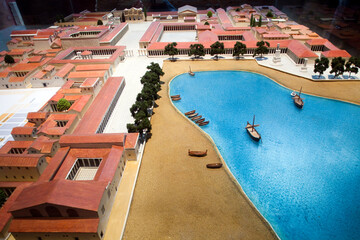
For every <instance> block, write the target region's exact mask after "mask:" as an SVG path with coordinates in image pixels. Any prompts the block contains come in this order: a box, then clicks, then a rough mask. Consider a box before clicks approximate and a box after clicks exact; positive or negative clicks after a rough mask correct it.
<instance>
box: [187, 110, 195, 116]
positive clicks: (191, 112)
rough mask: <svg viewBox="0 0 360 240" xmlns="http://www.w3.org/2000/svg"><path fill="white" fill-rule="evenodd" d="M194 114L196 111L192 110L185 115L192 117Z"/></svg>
mask: <svg viewBox="0 0 360 240" xmlns="http://www.w3.org/2000/svg"><path fill="white" fill-rule="evenodd" d="M193 113H195V110H192V111H190V112H186V113H185V115H190V114H193Z"/></svg>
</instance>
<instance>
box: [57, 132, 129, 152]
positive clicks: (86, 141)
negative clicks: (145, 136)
mask: <svg viewBox="0 0 360 240" xmlns="http://www.w3.org/2000/svg"><path fill="white" fill-rule="evenodd" d="M126 135H128V134H126ZM124 141H125V134H124V133H102V134H72V135H64V136H62V137H61V138H60V141H59V143H60V146H61V147H71V148H84V147H87V148H109V147H111V146H113V145H115V146H124Z"/></svg>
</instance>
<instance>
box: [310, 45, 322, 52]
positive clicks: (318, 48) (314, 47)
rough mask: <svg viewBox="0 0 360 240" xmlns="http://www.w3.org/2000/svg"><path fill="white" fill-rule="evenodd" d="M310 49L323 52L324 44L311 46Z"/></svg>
mask: <svg viewBox="0 0 360 240" xmlns="http://www.w3.org/2000/svg"><path fill="white" fill-rule="evenodd" d="M311 51H315V52H323V51H324V45H315V46H311Z"/></svg>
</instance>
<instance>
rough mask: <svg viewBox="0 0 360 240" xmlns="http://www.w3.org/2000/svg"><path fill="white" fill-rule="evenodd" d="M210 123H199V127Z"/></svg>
mask: <svg viewBox="0 0 360 240" xmlns="http://www.w3.org/2000/svg"><path fill="white" fill-rule="evenodd" d="M209 122H210V121H206V122H201V123H199V126H205V125H208V124H209Z"/></svg>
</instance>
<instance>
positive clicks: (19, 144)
mask: <svg viewBox="0 0 360 240" xmlns="http://www.w3.org/2000/svg"><path fill="white" fill-rule="evenodd" d="M32 143H33V142H32V141H8V142H7V143H5V144H4V146H2V148H1V149H0V154H10V153H9V151H10V150H11V149H12V148H25V149H28V148H29V147H30V146H31V144H32ZM26 153H27V151H24V152H23V154H26Z"/></svg>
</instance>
